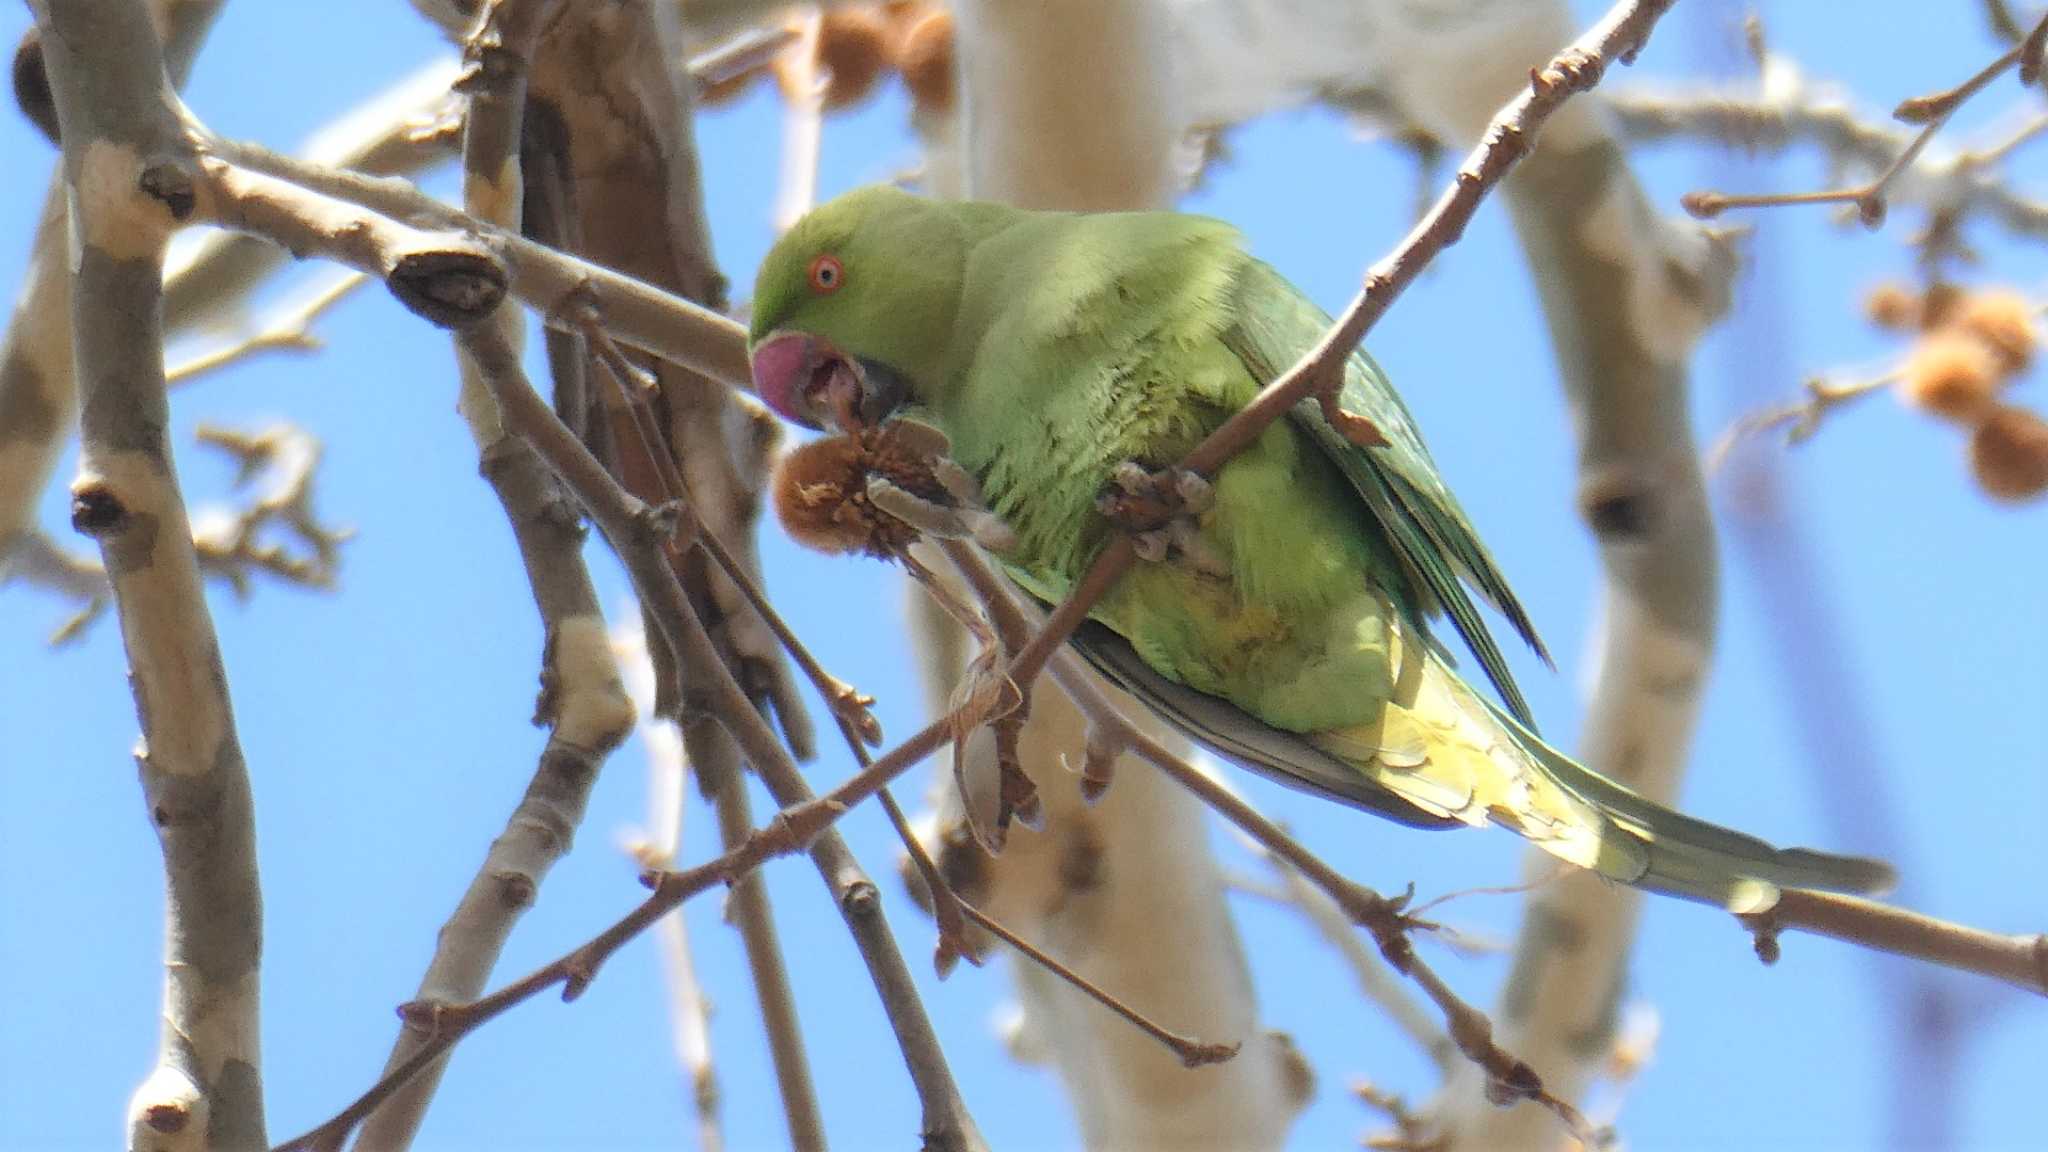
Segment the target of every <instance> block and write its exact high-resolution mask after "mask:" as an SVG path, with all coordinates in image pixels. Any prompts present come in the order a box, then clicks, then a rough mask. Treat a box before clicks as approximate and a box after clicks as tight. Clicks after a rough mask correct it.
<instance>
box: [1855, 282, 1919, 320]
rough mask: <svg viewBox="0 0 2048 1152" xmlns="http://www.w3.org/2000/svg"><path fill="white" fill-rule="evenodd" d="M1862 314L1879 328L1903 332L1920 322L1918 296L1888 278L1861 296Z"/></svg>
mask: <svg viewBox="0 0 2048 1152" xmlns="http://www.w3.org/2000/svg"><path fill="white" fill-rule="evenodd" d="M1863 314H1864V315H1865V316H1868V317H1870V322H1871V323H1872V324H1875V325H1877V326H1878V327H1879V328H1888V329H1890V330H1892V331H1894V332H1904V331H1907V330H1909V329H1912V328H1915V327H1918V326H1919V324H1920V297H1919V296H1918V295H1916V294H1915V293H1914V292H1913V290H1912V289H1911V288H1908V287H1906V286H1905V285H1904V284H1901V283H1899V282H1898V281H1896V280H1888V281H1886V282H1885V283H1883V284H1879V285H1878V286H1877V287H1875V288H1872V289H1871V290H1870V294H1869V295H1867V296H1865V297H1864V298H1863Z"/></svg>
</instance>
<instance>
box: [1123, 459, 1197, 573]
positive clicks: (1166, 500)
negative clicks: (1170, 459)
mask: <svg viewBox="0 0 2048 1152" xmlns="http://www.w3.org/2000/svg"><path fill="white" fill-rule="evenodd" d="M1109 481H1110V482H1109V486H1108V488H1107V489H1106V490H1105V491H1104V492H1103V493H1102V495H1100V496H1098V497H1096V500H1095V508H1096V510H1097V511H1098V512H1101V513H1102V515H1103V516H1104V517H1105V518H1107V519H1108V520H1109V522H1110V523H1112V524H1115V525H1116V526H1117V527H1119V528H1121V529H1123V530H1124V531H1125V532H1127V533H1129V534H1130V537H1131V545H1132V547H1133V548H1135V549H1136V550H1137V553H1138V558H1139V559H1141V560H1146V561H1151V562H1153V563H1159V562H1162V561H1167V560H1178V561H1181V562H1183V563H1186V564H1188V565H1190V566H1191V567H1193V568H1194V570H1195V571H1197V572H1200V573H1202V574H1203V575H1206V576H1218V577H1221V576H1228V575H1229V574H1230V564H1229V561H1227V560H1225V559H1224V558H1223V557H1222V556H1221V555H1219V554H1218V553H1217V552H1216V550H1215V549H1214V548H1212V547H1210V546H1209V542H1208V541H1206V540H1204V539H1203V538H1202V533H1201V525H1200V523H1199V517H1200V516H1201V515H1202V513H1204V512H1207V511H1208V510H1209V509H1210V508H1211V507H1213V506H1214V505H1215V503H1216V489H1215V487H1214V486H1213V485H1211V484H1210V483H1209V481H1208V480H1207V479H1206V478H1204V477H1202V476H1200V475H1198V474H1196V473H1194V472H1190V471H1188V470H1187V469H1185V468H1168V469H1163V470H1161V471H1159V472H1150V471H1147V470H1146V469H1145V467H1144V465H1142V464H1139V463H1137V462H1136V461H1134V460H1126V461H1124V462H1123V463H1121V464H1118V465H1117V466H1116V468H1115V469H1114V470H1112V471H1111V472H1110V475H1109Z"/></svg>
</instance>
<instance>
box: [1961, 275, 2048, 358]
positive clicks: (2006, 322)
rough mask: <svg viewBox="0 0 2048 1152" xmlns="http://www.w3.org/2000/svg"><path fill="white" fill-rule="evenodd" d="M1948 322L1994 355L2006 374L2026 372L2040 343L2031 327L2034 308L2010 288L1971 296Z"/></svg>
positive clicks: (2032, 325) (2036, 332)
mask: <svg viewBox="0 0 2048 1152" xmlns="http://www.w3.org/2000/svg"><path fill="white" fill-rule="evenodd" d="M1950 323H1951V324H1953V325H1954V326H1955V327H1957V328H1959V329H1961V330H1962V331H1964V332H1967V333H1969V334H1970V335H1972V336H1975V337H1976V338H1977V339H1979V340H1982V341H1983V342H1984V343H1985V345H1986V346H1988V347H1989V348H1990V349H1991V350H1992V351H1993V352H1996V353H1997V354H1998V357H1999V359H2000V360H2001V361H2003V363H2004V364H2005V368H2006V371H2007V372H2008V373H2019V372H2024V371H2026V368H2027V365H2028V364H2030V363H2032V362H2033V359H2034V349H2035V348H2036V347H2038V346H2039V345H2040V343H2041V333H2040V331H2039V329H2037V328H2036V327H2035V326H2034V306H2033V305H2032V304H2031V303H2029V302H2028V301H2027V298H2026V297H2024V296H2021V295H2020V294H2019V293H2017V292H2014V291H2012V290H2011V289H1995V290H1992V291H1989V292H1977V293H1972V294H1971V295H1970V296H1969V297H1967V298H1966V299H1964V300H1963V302H1962V305H1961V306H1960V307H1958V308H1957V309H1956V314H1955V317H1954V319H1953V320H1951V321H1950Z"/></svg>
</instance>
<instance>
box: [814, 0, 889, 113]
mask: <svg viewBox="0 0 2048 1152" xmlns="http://www.w3.org/2000/svg"><path fill="white" fill-rule="evenodd" d="M891 39H892V38H891V36H890V34H889V27H888V24H887V22H886V21H885V20H884V19H883V17H882V14H881V13H880V12H878V11H876V10H875V9H873V8H862V7H843V8H833V9H831V10H829V11H827V12H826V13H825V14H824V16H822V17H821V18H820V19H819V21H818V55H817V63H818V70H819V71H821V72H823V73H825V96H824V102H825V107H826V108H827V109H836V108H844V107H847V106H848V105H850V104H856V103H859V102H860V101H861V100H864V99H866V98H867V95H868V93H870V92H872V91H874V89H875V82H876V81H878V80H880V79H881V78H882V75H883V73H885V72H887V71H888V68H889V52H890V49H891V47H892V45H891V43H890V41H891Z"/></svg>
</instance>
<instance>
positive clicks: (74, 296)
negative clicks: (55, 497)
mask: <svg viewBox="0 0 2048 1152" xmlns="http://www.w3.org/2000/svg"><path fill="white" fill-rule="evenodd" d="M215 7H216V5H213V4H185V5H181V6H176V7H171V8H168V9H167V10H166V11H165V13H164V14H165V15H167V16H168V17H169V19H168V20H167V21H166V23H167V25H168V26H169V27H170V28H171V29H172V31H174V32H178V33H181V34H180V35H178V36H177V37H176V39H177V40H179V41H181V42H182V43H183V45H184V47H185V49H186V51H187V52H189V50H190V48H191V47H192V46H193V45H195V44H196V43H197V42H198V38H199V35H200V34H201V33H202V32H203V30H204V29H205V28H206V26H207V24H208V23H209V22H210V21H211V19H212V16H213V14H214V9H215ZM32 8H33V10H34V12H35V17H36V23H37V26H38V28H39V29H40V31H41V33H42V37H43V49H44V59H45V61H46V62H47V66H48V70H49V78H50V88H51V91H52V93H53V94H54V96H55V100H56V111H57V121H58V124H59V126H60V129H61V133H62V136H63V141H64V162H63V183H64V189H65V197H66V204H67V208H68V212H69V228H68V232H69V240H70V243H69V255H70V260H69V262H68V264H66V265H60V266H58V267H54V268H50V269H48V272H49V274H50V275H52V276H53V277H62V276H63V275H64V274H65V273H67V272H68V274H69V275H68V287H69V290H70V293H71V309H70V311H71V315H72V317H73V319H74V321H75V323H74V324H73V325H72V330H71V334H70V335H71V339H72V356H73V360H74V363H75V365H76V369H77V383H78V394H79V398H80V405H79V409H80V428H81V440H82V451H81V454H80V465H79V478H78V480H77V482H76V483H75V484H74V485H73V487H72V493H73V503H72V524H73V526H74V527H76V528H77V529H79V530H80V531H82V532H85V533H87V534H88V535H91V536H93V537H95V538H96V539H97V541H98V543H99V546H100V553H101V557H102V559H103V561H104V562H105V565H106V569H107V573H108V575H109V577H110V578H111V580H112V583H113V588H114V597H115V601H116V603H117V604H118V605H119V609H120V617H121V638H122V643H123V647H124V649H125V651H126V654H127V658H128V664H129V683H130V686H131V688H132V689H133V691H134V694H135V705H136V712H137V715H138V717H139V719H140V721H141V725H142V741H141V743H140V744H139V746H138V747H137V750H136V756H135V759H136V764H137V767H138V769H139V774H140V776H141V781H142V789H143V795H144V799H145V802H146V803H147V806H148V812H149V818H150V822H151V824H152V825H153V826H154V827H155V828H156V830H157V835H158V839H159V841H160V842H161V844H162V849H163V860H164V879H165V943H164V1003H163V1020H162V1032H161V1038H160V1041H159V1044H158V1050H157V1056H156V1065H155V1067H154V1069H153V1070H152V1071H151V1072H150V1073H149V1074H148V1076H147V1077H146V1078H145V1079H144V1080H143V1082H142V1084H141V1086H140V1087H138V1088H137V1089H136V1092H135V1094H134V1096H133V1097H132V1098H131V1099H130V1101H129V1107H128V1122H127V1145H128V1147H129V1148H130V1149H135V1150H141V1149H150V1150H159V1149H160V1150H183V1149H202V1148H204V1149H214V1148H224V1149H261V1148H263V1147H264V1146H265V1144H266V1140H265V1137H264V1119H263V1083H262V1071H261V1065H262V1061H261V1056H260V1049H261V1044H260V1033H261V1028H260V1024H259V1004H260V997H259V990H260V980H259V967H260V961H261V956H262V947H263V941H262V919H263V912H262V894H261V890H260V887H259V884H258V881H257V872H256V838H255V819H254V813H253V802H252V800H251V797H250V792H249V773H248V769H247V766H246V765H245V764H244V763H243V760H242V750H241V745H240V742H239V741H238V740H237V738H236V734H235V726H234V716H233V710H232V707H231V705H230V703H229V699H228V686H227V673H226V671H225V669H224V668H223V666H222V661H221V654H220V646H219V643H218V642H217V640H216V638H215V635H214V631H213V620H212V617H211V615H210V614H209V613H208V612H207V609H206V599H205V596H204V595H203V593H202V589H201V586H200V575H199V563H198V557H197V556H196V555H195V553H194V551H193V547H192V533H191V528H190V524H189V522H188V520H187V516H186V511H185V503H184V499H183V496H182V494H181V492H180V491H179V486H178V480H177V473H176V470H175V468H174V467H173V463H172V459H171V453H170V446H169V444H168V443H167V442H166V440H165V436H164V429H165V426H166V424H168V423H169V404H168V401H167V397H166V389H165V383H164V362H163V338H162V330H161V327H160V323H159V309H160V302H161V284H162V277H163V252H164V246H165V244H166V243H167V242H168V240H169V238H170V235H171V233H172V232H173V231H174V230H175V229H176V228H177V227H178V224H179V222H180V221H181V220H182V219H183V218H184V217H186V216H187V215H189V214H190V212H191V211H192V201H193V195H192V182H193V177H194V172H195V170H196V167H197V165H196V162H195V157H194V155H193V149H192V146H191V142H190V141H189V140H187V139H186V138H185V136H184V134H183V132H182V130H181V126H180V124H179V122H178V120H177V116H176V105H177V98H176V96H174V95H173V94H172V93H171V90H170V87H169V85H168V83H167V78H166V76H165V72H164V56H163V51H162V48H161V46H160V43H159V40H158V32H157V27H156V22H155V21H154V20H152V19H151V12H150V10H149V8H148V7H147V6H145V5H144V4H143V3H142V2H141V0H109V2H102V3H97V4H95V3H90V2H86V0H37V2H36V3H35V4H34V5H32Z"/></svg>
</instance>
